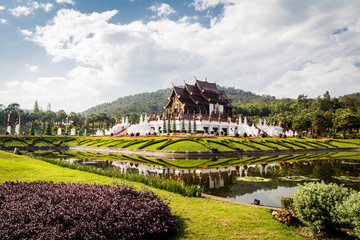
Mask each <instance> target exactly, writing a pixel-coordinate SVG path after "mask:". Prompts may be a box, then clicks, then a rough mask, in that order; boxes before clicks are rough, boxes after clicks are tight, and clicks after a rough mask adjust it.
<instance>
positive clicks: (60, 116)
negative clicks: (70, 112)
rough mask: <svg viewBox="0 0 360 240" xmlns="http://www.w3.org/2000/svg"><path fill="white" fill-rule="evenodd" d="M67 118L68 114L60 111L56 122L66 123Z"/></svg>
mask: <svg viewBox="0 0 360 240" xmlns="http://www.w3.org/2000/svg"><path fill="white" fill-rule="evenodd" d="M66 118H67V114H66V112H65V111H64V110H59V111H58V112H56V118H55V119H56V121H57V122H61V123H62V122H63V121H65V119H66Z"/></svg>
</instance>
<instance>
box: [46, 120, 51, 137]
mask: <svg viewBox="0 0 360 240" xmlns="http://www.w3.org/2000/svg"><path fill="white" fill-rule="evenodd" d="M45 135H51V127H50V123H49V122H48V123H46V128H45Z"/></svg>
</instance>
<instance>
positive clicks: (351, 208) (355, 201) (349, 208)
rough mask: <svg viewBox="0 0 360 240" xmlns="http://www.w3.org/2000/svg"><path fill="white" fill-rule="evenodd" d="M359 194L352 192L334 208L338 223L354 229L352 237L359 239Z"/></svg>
mask: <svg viewBox="0 0 360 240" xmlns="http://www.w3.org/2000/svg"><path fill="white" fill-rule="evenodd" d="M359 203H360V192H353V193H352V194H351V195H350V196H349V198H347V199H346V200H345V201H344V202H343V203H342V204H339V205H338V206H337V207H336V214H337V217H338V222H339V223H340V224H344V225H345V227H350V228H353V229H354V232H353V233H350V234H352V235H355V236H356V237H357V238H360V204H359Z"/></svg>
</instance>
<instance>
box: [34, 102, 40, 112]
mask: <svg viewBox="0 0 360 240" xmlns="http://www.w3.org/2000/svg"><path fill="white" fill-rule="evenodd" d="M33 112H34V113H38V112H40V110H39V105H38V101H37V100H36V101H35V104H34V108H33Z"/></svg>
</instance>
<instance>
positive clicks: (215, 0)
mask: <svg viewBox="0 0 360 240" xmlns="http://www.w3.org/2000/svg"><path fill="white" fill-rule="evenodd" d="M236 2H237V0H194V2H193V3H192V4H191V6H194V8H195V10H197V11H204V10H206V9H208V8H213V7H215V6H217V5H219V4H234V3H236ZM237 3H239V2H237Z"/></svg>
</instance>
